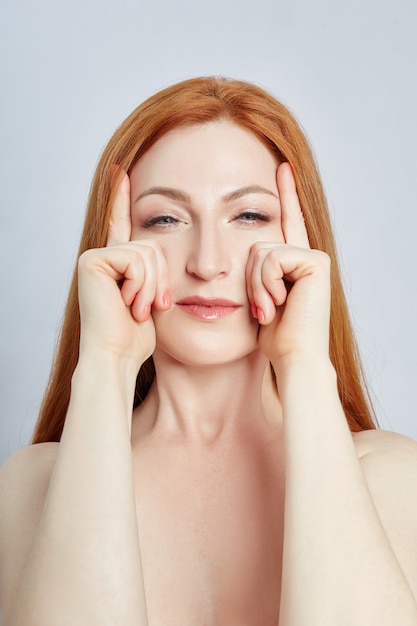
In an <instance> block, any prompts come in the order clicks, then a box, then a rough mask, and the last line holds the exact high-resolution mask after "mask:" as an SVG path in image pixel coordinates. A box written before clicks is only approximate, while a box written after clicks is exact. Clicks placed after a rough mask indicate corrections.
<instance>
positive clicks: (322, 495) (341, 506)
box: [276, 361, 417, 626]
mask: <svg viewBox="0 0 417 626" xmlns="http://www.w3.org/2000/svg"><path fill="white" fill-rule="evenodd" d="M276 371H277V377H278V386H279V393H280V399H281V403H282V407H283V415H284V437H285V450H286V504H285V534H284V557H283V585H282V595H281V615H280V626H316V625H317V626H334V624H338V626H352V624H355V626H369V624H378V625H379V626H392V624H394V623H395V624H398V625H399V626H412V625H414V624H416V623H417V609H416V602H415V598H414V597H413V595H412V592H411V590H410V587H409V586H408V584H407V581H406V579H405V577H404V575H403V573H402V570H401V567H400V565H399V563H398V561H397V559H396V556H395V554H394V552H393V550H392V549H391V546H390V544H389V541H388V539H387V536H386V534H385V532H384V529H383V526H382V524H381V522H380V519H379V517H378V513H377V511H376V509H375V507H374V504H373V501H372V498H371V496H370V493H369V491H368V488H367V484H366V481H365V478H364V475H363V473H362V469H361V466H360V462H359V460H358V458H357V455H356V452H355V448H354V444H353V441H352V436H351V433H350V431H349V429H348V426H347V422H346V419H345V416H344V413H343V410H342V406H341V403H340V400H339V397H338V393H337V386H336V378H335V373H334V371H333V368H332V367H331V364H330V363H329V362H326V361H324V362H321V363H317V362H313V361H311V362H299V363H297V362H294V363H292V364H291V365H289V366H287V367H286V368H283V367H281V368H280V365H279V364H277V365H276Z"/></svg>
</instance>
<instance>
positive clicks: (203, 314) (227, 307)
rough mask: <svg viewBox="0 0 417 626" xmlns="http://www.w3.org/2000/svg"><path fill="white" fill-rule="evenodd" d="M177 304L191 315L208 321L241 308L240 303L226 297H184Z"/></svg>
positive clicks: (226, 315)
mask: <svg viewBox="0 0 417 626" xmlns="http://www.w3.org/2000/svg"><path fill="white" fill-rule="evenodd" d="M176 305H177V307H178V308H180V309H181V310H183V311H184V312H185V313H187V314H188V315H190V316H191V317H195V318H197V319H200V320H206V321H215V320H219V319H222V318H224V317H228V316H229V315H232V314H233V313H235V312H236V311H237V310H238V309H240V308H241V305H240V304H238V303H237V302H233V301H232V300H228V299H226V298H203V297H201V296H190V297H188V298H184V299H183V300H179V301H178V302H177V303H176Z"/></svg>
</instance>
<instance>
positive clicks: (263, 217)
mask: <svg viewBox="0 0 417 626" xmlns="http://www.w3.org/2000/svg"><path fill="white" fill-rule="evenodd" d="M243 217H250V218H251V219H250V220H245V219H243V220H242V218H243ZM233 219H235V220H238V219H240V220H242V221H243V222H246V223H248V224H250V223H251V222H252V223H255V222H270V221H271V218H270V217H269V215H267V214H266V213H260V212H259V211H242V213H238V214H237V215H235V217H234V218H233Z"/></svg>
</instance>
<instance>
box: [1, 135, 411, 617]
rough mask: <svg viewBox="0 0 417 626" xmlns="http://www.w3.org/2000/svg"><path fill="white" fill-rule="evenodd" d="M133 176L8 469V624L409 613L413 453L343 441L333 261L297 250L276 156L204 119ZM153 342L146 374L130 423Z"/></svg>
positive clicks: (164, 144)
mask: <svg viewBox="0 0 417 626" xmlns="http://www.w3.org/2000/svg"><path fill="white" fill-rule="evenodd" d="M230 151H232V152H230ZM207 155H209V156H207ZM241 157H242V158H241ZM229 164H231V169H230V168H229V167H228V166H229ZM210 167H212V168H214V169H212V170H210ZM184 173H185V174H184ZM184 175H185V178H184ZM181 176H182V177H183V178H181ZM213 180H215V181H216V185H213V184H212V181H213ZM255 183H256V185H257V186H258V187H262V189H263V191H259V190H258V191H256V192H254V191H253V186H254V184H255ZM131 184H132V197H130V189H129V180H128V178H127V176H124V177H123V178H122V182H121V184H120V188H119V196H118V199H117V202H116V205H115V208H114V213H113V218H112V224H111V229H110V234H109V241H108V246H107V247H106V248H104V249H101V250H93V251H90V252H88V253H86V254H85V255H83V257H82V258H81V260H80V310H81V318H82V335H81V346H80V361H79V364H78V366H77V369H76V372H75V374H74V379H73V388H72V396H71V403H70V407H69V411H68V415H67V420H66V425H65V429H64V434H63V438H62V441H61V443H60V444H59V445H58V444H45V445H43V444H42V445H40V446H34V447H32V448H28V449H26V450H23V451H21V452H20V453H19V454H18V455H17V456H16V457H14V458H12V459H11V460H10V462H9V463H8V464H7V465H6V467H5V468H4V470H3V472H2V476H1V480H0V491H1V494H0V495H1V500H0V501H1V502H5V503H7V504H6V505H3V508H2V509H1V511H0V530H1V532H0V567H1V569H0V589H1V591H0V593H1V597H0V603H1V607H2V610H3V613H4V615H5V622H4V623H5V626H26V625H29V624H30V626H37V624H38V623H39V624H42V626H48V625H49V624H51V626H52V625H53V626H56V624H57V623H60V624H61V623H62V624H66V623H68V624H73V623H77V624H78V625H79V626H82V625H83V624H88V625H89V626H95V624H97V625H98V626H104V625H105V624H114V623H117V622H118V621H119V622H120V620H121V621H122V623H123V624H124V626H129V625H130V624H131V625H132V626H133V625H134V626H147V625H148V624H149V625H150V626H159V625H161V626H162V625H164V626H168V625H169V626H177V625H178V626H180V625H181V626H184V624H187V625H188V624H189V625H190V626H200V625H201V624H207V625H210V626H215V625H216V626H217V625H220V624H230V625H231V626H232V625H236V626H255V625H258V624H260V623H262V624H263V625H265V626H269V625H270V626H278V625H279V626H334V624H336V623H337V624H338V626H352V624H355V626H365V625H366V626H369V624H370V623H378V625H379V626H392V623H397V624H399V625H400V626H413V625H414V624H415V622H416V618H417V608H416V602H415V597H416V593H417V559H416V556H415V555H416V554H417V541H416V537H417V533H416V529H417V507H416V505H415V500H416V499H415V492H416V484H415V480H414V478H413V477H414V476H415V475H416V473H417V452H416V445H415V444H414V442H410V440H408V439H406V438H403V437H399V436H396V435H392V434H387V433H377V432H374V433H360V434H359V435H357V436H354V437H353V443H352V435H351V433H350V432H349V431H348V428H347V424H346V419H345V417H344V415H343V411H342V408H341V404H340V400H339V398H338V395H337V387H336V380H335V376H334V371H333V369H332V367H331V364H330V361H329V357H328V322H329V264H328V259H327V258H326V255H324V254H323V253H321V252H318V251H314V250H310V248H309V243H308V238H307V234H306V231H305V227H304V224H303V219H302V215H301V210H300V207H299V203H298V198H297V194H296V190H295V185H294V180H293V178H292V174H291V169H290V168H289V166H288V164H283V165H281V166H280V167H279V168H278V170H277V164H276V162H275V161H274V159H273V157H272V155H271V154H270V153H269V152H268V151H267V150H266V149H265V148H264V147H263V145H262V144H260V143H259V142H258V141H257V140H256V139H255V138H254V137H253V136H252V135H250V134H249V133H247V132H246V131H242V129H237V127H235V126H234V125H229V124H224V123H223V125H221V126H219V125H216V124H214V125H206V126H203V127H196V128H194V129H193V128H191V129H187V130H184V129H182V130H181V131H179V133H178V134H177V133H176V132H174V133H173V134H169V136H168V135H167V136H165V137H162V140H160V142H157V144H155V146H153V148H151V149H150V150H149V152H148V153H146V154H145V155H144V157H143V159H141V161H140V162H139V164H138V167H136V168H134V171H133V172H132V176H131ZM247 184H249V185H250V186H251V189H252V190H251V192H250V193H248V192H247V191H242V189H243V190H244V189H246V187H245V185H247ZM161 187H163V188H164V189H165V191H163V192H162V193H161V191H160V188H161ZM173 187H175V189H176V191H175V193H173V192H172V188H173ZM178 187H179V191H180V192H181V193H178ZM155 188H157V189H158V188H159V191H157V192H155ZM166 189H170V190H171V191H169V192H168V193H167V192H166ZM150 190H151V191H152V190H153V191H152V193H150ZM184 190H185V191H186V192H187V194H186V196H185V195H184V193H183V192H184ZM236 190H239V191H238V193H235V192H236ZM145 192H146V193H145ZM154 196H157V197H158V201H157V202H155V198H154ZM247 196H249V202H248V197H247ZM242 197H244V199H245V201H244V202H243V207H242V205H240V204H238V201H239V202H241V201H242ZM184 198H185V199H184ZM236 203H237V204H236ZM248 204H249V206H250V207H251V209H250V210H248V208H247V206H248ZM131 206H132V210H131ZM253 206H256V207H257V210H256V211H254V209H253V208H252V207H253ZM260 206H261V207H262V212H261V215H260V214H259V207H260ZM284 278H285V279H286V280H287V281H289V282H291V283H292V289H291V291H290V292H287V290H286V288H285V285H284V282H283V279H284ZM121 279H124V282H123V286H122V288H121V289H120V288H119V283H120V280H121ZM195 294H198V295H199V296H202V295H204V296H206V297H207V296H222V297H225V296H226V295H227V297H228V298H231V299H232V300H233V301H234V302H235V307H236V311H234V312H233V314H232V315H230V316H226V317H225V318H222V319H221V320H220V323H219V324H217V321H216V322H215V324H216V326H214V328H215V329H216V331H215V332H213V329H212V326H211V325H210V324H211V322H208V323H207V324H206V322H204V323H203V324H201V319H195V318H193V319H192V318H189V317H184V316H185V315H188V313H187V314H185V313H184V311H183V308H182V305H181V301H182V299H183V298H184V297H185V296H189V295H195ZM151 305H152V308H151ZM151 311H152V314H151ZM149 354H153V356H154V361H155V367H156V370H157V379H156V384H154V386H153V387H152V389H151V391H150V393H149V396H148V398H147V399H146V401H145V403H144V404H143V405H141V406H140V407H139V408H138V409H137V410H136V411H135V413H134V415H133V419H132V416H131V409H130V410H129V403H130V401H131V398H132V395H133V387H134V381H135V375H136V372H137V370H138V368H139V366H140V364H141V363H142V362H143V361H144V360H145V359H146V358H147V356H149ZM269 362H271V363H272V365H273V367H274V371H275V373H276V375H277V381H278V390H279V398H278V395H277V394H276V393H275V391H274V387H273V385H272V381H271V379H270V377H269V376H268V371H269V370H268V367H269V365H268V363H269ZM301 389H302V393H300V390H301ZM130 406H131V405H130ZM284 468H285V471H284ZM51 591H52V592H53V593H51ZM98 607H100V608H98ZM64 619H66V620H67V621H63V620H64Z"/></svg>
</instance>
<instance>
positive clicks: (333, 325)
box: [32, 77, 375, 443]
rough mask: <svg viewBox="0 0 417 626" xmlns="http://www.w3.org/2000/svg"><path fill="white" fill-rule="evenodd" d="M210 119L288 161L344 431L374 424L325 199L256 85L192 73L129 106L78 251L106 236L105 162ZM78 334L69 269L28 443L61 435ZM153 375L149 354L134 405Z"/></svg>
mask: <svg viewBox="0 0 417 626" xmlns="http://www.w3.org/2000/svg"><path fill="white" fill-rule="evenodd" d="M217 119H227V120H230V121H232V122H234V123H236V124H238V125H240V126H242V127H243V128H246V129H248V130H249V131H251V132H253V133H254V134H255V135H256V136H257V137H258V138H259V139H260V140H261V141H262V142H263V143H264V144H265V145H266V146H267V147H268V148H269V149H270V150H271V151H272V152H273V153H274V154H275V155H276V156H277V158H278V159H279V161H288V162H289V163H290V164H291V167H292V170H293V172H294V177H295V180H296V185H297V191H298V196H299V199H300V203H301V207H302V210H303V214H304V219H305V223H306V227H307V232H308V236H309V240H310V244H311V247H312V248H317V249H320V250H323V251H325V252H326V253H327V254H328V255H329V256H330V258H331V261H332V275H331V281H332V302H331V321H330V357H331V360H332V362H333V365H334V367H335V369H336V373H337V378H338V386H339V394H340V398H341V402H342V405H343V408H344V411H345V414H346V419H347V421H348V424H349V427H350V429H351V431H360V430H366V429H370V428H375V422H374V419H373V414H372V410H371V403H370V401H369V396H368V393H367V389H366V385H365V383H364V380H363V375H362V368H361V364H360V360H359V356H358V350H357V346H356V343H355V339H354V336H353V332H352V327H351V324H350V320H349V314H348V310H347V305H346V300H345V296H344V293H343V288H342V283H341V277H340V271H339V266H338V261H337V255H336V250H335V243H334V237H333V234H332V230H331V226H330V218H329V213H328V208H327V202H326V198H325V195H324V191H323V186H322V183H321V180H320V177H319V174H318V171H317V167H316V164H315V162H314V158H313V155H312V151H311V148H310V146H309V144H308V141H307V139H306V138H305V136H304V134H303V132H302V131H301V129H300V127H299V125H298V123H297V122H296V120H295V119H294V117H293V116H292V115H291V113H290V112H289V111H288V110H287V109H286V108H285V107H284V106H283V105H282V104H281V103H279V102H278V101H277V100H275V98H273V97H272V96H271V95H269V94H268V93H266V92H265V91H263V90H262V89H260V88H258V87H256V86H254V85H252V84H248V83H245V82H242V81H236V80H227V79H223V78H212V77H209V78H195V79H191V80H187V81H184V82H181V83H178V84H176V85H173V86H172V87H169V88H167V89H164V90H163V91H161V92H159V93H157V94H155V95H154V96H152V97H151V98H149V99H148V100H146V101H145V102H144V103H143V104H141V105H140V106H139V107H138V108H137V109H135V110H134V111H133V113H131V114H130V115H129V117H128V118H127V119H126V120H125V121H124V122H123V124H122V125H121V126H120V128H119V129H118V130H117V131H116V132H115V134H114V135H113V137H112V138H111V140H110V142H109V144H108V145H107V147H106V148H105V150H104V152H103V154H102V156H101V159H100V161H99V164H98V167H97V170H96V173H95V176H94V179H93V182H92V186H91V191H90V197H89V201H88V208H87V215H86V220H85V225H84V230H83V234H82V238H81V244H80V249H79V254H82V253H83V252H84V251H85V250H87V249H89V248H97V247H102V246H105V244H106V239H107V232H108V228H109V219H110V213H111V208H112V205H113V202H114V199H115V189H116V185H115V184H114V182H115V181H114V177H113V180H112V177H111V176H109V174H108V173H109V168H110V166H111V165H114V164H116V165H119V166H120V167H121V168H123V169H124V170H125V171H127V172H128V173H129V172H130V171H131V169H132V167H133V166H134V164H135V163H136V162H137V161H138V159H140V157H141V156H142V155H143V154H144V153H145V152H146V150H148V149H149V148H150V147H151V146H152V145H153V144H154V143H155V142H156V141H157V140H158V139H159V138H160V137H161V136H162V135H164V134H165V133H167V132H169V131H170V130H172V129H173V128H177V127H180V126H186V125H191V124H204V123H206V122H210V121H213V120H217ZM79 337H80V316H79V307H78V288H77V272H75V273H74V278H73V281H72V285H71V289H70V293H69V297H68V302H67V307H66V311H65V316H64V320H63V325H62V330H61V336H60V341H59V345H58V349H57V353H56V356H55V361H54V364H53V367H52V371H51V376H50V380H49V384H48V387H47V390H46V393H45V397H44V400H43V403H42V406H41V410H40V415H39V419H38V422H37V425H36V428H35V432H34V435H33V440H32V442H33V443H39V442H43V441H59V439H60V437H61V433H62V429H63V426H64V421H65V415H66V412H67V408H68V403H69V398H70V386H71V378H72V374H73V372H74V369H75V366H76V364H77V361H78V350H79ZM153 377H154V369H153V363H152V358H150V359H148V361H147V362H146V363H145V364H144V365H143V366H142V368H141V370H140V372H139V374H138V378H137V384H136V395H135V400H134V402H135V404H136V405H137V404H139V403H140V402H141V401H142V400H143V398H144V397H145V396H146V393H147V391H148V389H149V387H150V385H151V383H152V380H153Z"/></svg>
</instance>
